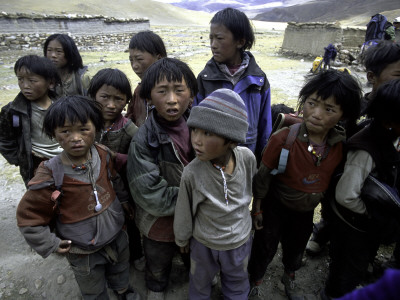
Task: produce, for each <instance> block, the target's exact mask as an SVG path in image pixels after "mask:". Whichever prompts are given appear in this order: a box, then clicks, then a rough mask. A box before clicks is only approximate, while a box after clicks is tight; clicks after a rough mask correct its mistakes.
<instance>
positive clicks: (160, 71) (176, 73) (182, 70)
mask: <svg viewBox="0 0 400 300" xmlns="http://www.w3.org/2000/svg"><path fill="white" fill-rule="evenodd" d="M164 78H165V79H166V80H167V81H168V82H181V81H182V79H185V82H186V85H187V87H188V88H189V89H190V96H191V97H194V96H196V94H197V92H198V88H197V80H196V76H194V74H193V72H192V70H191V69H190V67H189V66H188V65H187V64H186V63H184V62H183V61H180V60H179V59H176V58H168V57H164V58H161V59H159V60H157V61H156V62H155V63H153V64H152V65H151V66H150V67H149V68H148V69H147V70H146V72H144V75H143V78H142V83H141V88H140V97H141V98H142V99H151V90H152V89H153V88H154V86H155V85H156V84H157V83H159V82H160V81H162V80H164Z"/></svg>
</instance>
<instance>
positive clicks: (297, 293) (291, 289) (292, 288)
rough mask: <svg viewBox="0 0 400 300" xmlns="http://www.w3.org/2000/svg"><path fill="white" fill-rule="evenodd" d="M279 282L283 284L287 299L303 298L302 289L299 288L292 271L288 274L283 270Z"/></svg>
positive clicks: (300, 299) (298, 299) (303, 299)
mask: <svg viewBox="0 0 400 300" xmlns="http://www.w3.org/2000/svg"><path fill="white" fill-rule="evenodd" d="M281 282H282V283H283V285H284V286H285V292H286V295H287V296H288V298H289V299H291V300H305V297H304V295H303V291H302V290H300V289H299V288H298V287H297V286H296V283H295V280H294V272H291V273H290V274H288V273H286V272H284V273H283V276H282V279H281Z"/></svg>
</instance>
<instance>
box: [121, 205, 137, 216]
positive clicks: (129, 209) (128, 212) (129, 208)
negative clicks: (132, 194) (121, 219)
mask: <svg viewBox="0 0 400 300" xmlns="http://www.w3.org/2000/svg"><path fill="white" fill-rule="evenodd" d="M121 205H122V208H123V209H124V211H125V216H126V217H127V218H128V219H129V220H133V218H134V217H135V210H134V208H133V206H132V205H131V204H130V203H128V202H124V203H122V204H121Z"/></svg>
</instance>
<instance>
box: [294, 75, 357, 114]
mask: <svg viewBox="0 0 400 300" xmlns="http://www.w3.org/2000/svg"><path fill="white" fill-rule="evenodd" d="M315 92H316V93H317V96H318V97H321V98H322V100H326V99H328V98H329V97H331V96H333V97H334V98H335V101H336V104H338V105H340V107H341V109H342V110H343V119H344V120H349V121H353V120H355V119H357V118H358V117H359V115H360V105H361V97H362V91H361V87H360V84H359V82H358V81H357V80H356V79H355V78H354V77H353V76H351V75H350V74H349V73H348V72H347V71H338V70H335V69H328V70H326V71H321V72H319V73H317V74H313V75H310V76H309V77H308V78H306V83H305V84H304V86H303V87H302V89H301V90H300V94H299V101H298V111H301V110H302V109H303V105H304V103H305V101H306V100H307V98H308V97H310V96H311V95H312V94H314V93H315Z"/></svg>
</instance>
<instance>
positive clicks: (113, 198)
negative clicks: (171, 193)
mask: <svg viewBox="0 0 400 300" xmlns="http://www.w3.org/2000/svg"><path fill="white" fill-rule="evenodd" d="M102 126H103V120H102V116H101V109H100V107H99V104H98V103H96V102H95V101H92V100H90V99H88V98H86V97H83V96H68V97H65V98H63V99H62V100H61V101H58V102H55V103H54V104H53V105H51V106H50V108H49V110H48V112H47V114H46V116H45V118H44V123H43V130H44V132H45V133H46V134H47V135H48V136H49V137H51V138H54V139H55V140H56V141H57V142H59V144H60V145H61V147H62V148H63V152H62V153H61V154H59V155H57V156H55V157H54V158H52V159H51V160H49V161H46V162H45V163H42V164H40V166H39V167H38V170H37V172H36V175H35V177H34V178H33V179H32V181H31V182H30V184H29V190H28V191H27V192H26V193H25V195H24V196H23V198H22V199H21V201H20V203H19V205H18V208H17V222H18V226H19V228H20V231H21V233H22V234H23V236H24V237H25V239H26V241H27V243H28V244H29V245H30V246H31V247H32V248H33V249H35V250H36V251H37V252H38V254H40V255H41V256H43V257H44V258H46V257H47V256H49V255H50V254H51V253H54V252H57V253H60V254H64V255H65V256H66V258H67V259H68V261H69V263H70V265H71V267H72V270H73V272H74V274H75V279H76V281H77V283H78V285H79V288H80V290H81V293H82V296H83V299H109V298H108V293H107V286H108V287H109V288H110V289H112V290H114V292H115V293H116V294H117V295H118V299H139V298H140V297H139V295H138V294H137V293H136V292H135V291H134V290H133V289H132V288H130V287H129V250H128V249H129V248H128V238H127V235H126V234H125V233H124V231H123V230H122V226H123V224H124V214H123V208H122V207H124V209H125V210H127V211H129V204H128V200H129V197H128V193H127V192H126V190H125V189H124V188H123V186H122V189H121V181H120V177H119V176H118V174H117V173H116V172H115V170H114V168H113V163H112V160H111V159H110V157H109V153H108V152H107V151H106V150H103V149H102V148H100V147H98V146H96V145H94V141H95V134H96V131H99V130H101V128H102ZM111 181H112V182H111ZM121 204H122V205H121ZM50 224H52V225H50ZM53 225H54V226H55V229H56V230H55V231H53V230H51V228H50V226H53ZM128 295H129V296H128ZM128 297H129V298H128Z"/></svg>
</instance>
